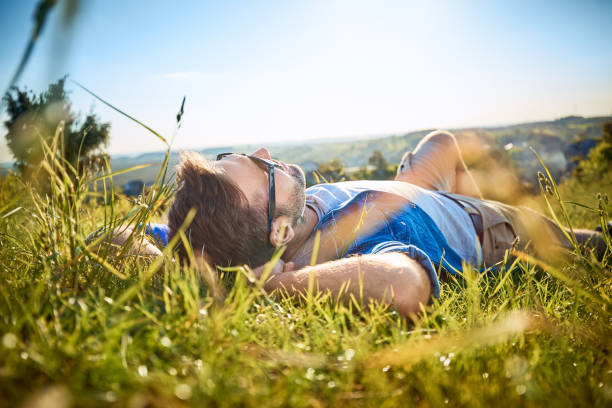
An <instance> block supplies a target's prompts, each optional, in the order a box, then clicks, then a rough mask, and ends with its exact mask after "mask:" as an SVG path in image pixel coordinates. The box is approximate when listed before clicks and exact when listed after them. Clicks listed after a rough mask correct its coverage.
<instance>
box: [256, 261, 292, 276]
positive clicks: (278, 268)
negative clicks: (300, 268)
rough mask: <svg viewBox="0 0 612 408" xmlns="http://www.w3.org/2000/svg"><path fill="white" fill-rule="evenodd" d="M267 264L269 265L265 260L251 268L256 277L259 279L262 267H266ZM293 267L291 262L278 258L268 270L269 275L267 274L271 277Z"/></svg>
mask: <svg viewBox="0 0 612 408" xmlns="http://www.w3.org/2000/svg"><path fill="white" fill-rule="evenodd" d="M269 266H270V262H267V263H265V264H264V265H262V266H260V267H257V268H255V269H253V274H254V275H255V277H256V278H257V279H260V278H261V275H262V274H263V271H264V269H266V268H267V267H269ZM293 268H294V265H293V262H287V263H285V261H283V260H282V259H279V260H278V261H276V263H275V264H274V266H272V269H271V270H270V275H268V276H269V277H272V276H274V275H278V274H281V273H284V272H289V271H292V270H293Z"/></svg>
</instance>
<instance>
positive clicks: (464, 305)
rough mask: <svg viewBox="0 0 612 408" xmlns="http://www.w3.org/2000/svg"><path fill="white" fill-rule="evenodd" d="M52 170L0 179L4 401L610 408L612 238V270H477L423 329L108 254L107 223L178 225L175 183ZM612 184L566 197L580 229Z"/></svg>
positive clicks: (447, 293) (601, 215) (428, 311)
mask: <svg viewBox="0 0 612 408" xmlns="http://www.w3.org/2000/svg"><path fill="white" fill-rule="evenodd" d="M45 163H46V164H45V165H44V171H45V172H46V173H47V174H50V176H49V183H48V189H47V191H46V192H45V193H41V192H36V191H34V190H32V189H30V188H29V187H28V186H27V185H25V184H23V183H22V182H21V181H20V180H19V179H17V178H16V177H13V176H10V175H9V176H7V177H6V178H4V179H3V180H2V181H1V184H0V274H1V276H0V338H1V343H0V405H1V406H6V407H12V406H25V407H43V406H44V407H68V406H101V405H107V404H117V405H119V406H128V407H148V406H152V407H174V406H254V407H259V406H266V407H268V406H269V407H272V406H304V407H306V406H308V407H310V406H315V407H317V406H376V407H379V406H382V407H392V406H402V407H404V406H413V405H418V406H425V407H429V406H431V407H438V406H447V405H448V406H517V405H523V406H589V407H592V406H610V405H611V404H612V364H611V362H610V348H611V345H612V341H611V339H612V325H611V323H612V321H611V318H612V314H611V301H610V296H611V295H612V286H611V285H612V275H611V273H610V260H612V257H611V256H610V249H612V246H611V245H610V244H609V242H610V241H609V237H607V238H608V254H607V256H606V258H605V259H604V261H603V262H598V261H596V260H595V259H593V258H592V257H591V256H590V255H589V254H588V253H587V252H586V251H584V249H583V248H577V249H576V251H575V253H574V254H573V255H572V257H571V259H570V262H568V263H565V264H560V265H555V266H551V265H547V264H544V263H542V262H540V261H538V260H536V259H532V258H528V257H526V258H523V259H521V260H516V261H510V260H509V261H508V262H507V263H506V264H505V265H504V266H503V267H502V268H500V270H499V271H498V272H495V273H493V272H491V273H488V274H482V275H478V274H477V273H475V272H474V271H472V270H470V269H469V268H466V270H465V271H464V272H465V273H464V276H462V277H457V278H447V279H446V280H445V281H444V282H443V283H442V295H441V297H440V299H439V300H438V301H435V302H434V303H433V304H432V305H429V306H427V307H425V308H424V309H423V312H422V316H421V318H420V320H419V321H418V322H416V323H412V322H410V323H409V322H406V321H405V320H403V319H402V318H401V317H400V316H399V315H398V314H397V313H396V312H394V311H393V310H390V309H386V308H385V307H383V306H381V305H375V304H373V305H363V304H362V303H361V302H360V300H359V299H353V300H352V301H350V302H344V303H339V302H336V301H334V299H332V298H330V296H329V295H326V294H315V293H309V294H307V295H305V296H304V297H303V298H302V299H299V300H292V299H287V298H283V297H281V296H278V295H272V296H270V295H267V294H266V293H264V292H263V290H262V289H261V284H260V283H259V282H251V283H249V271H246V270H237V271H235V272H227V273H235V274H236V283H235V285H234V286H233V287H232V288H231V289H225V288H224V287H223V285H221V284H220V283H219V282H217V281H216V280H215V279H212V278H211V277H210V274H208V273H207V272H206V271H204V272H201V271H197V270H195V269H193V268H181V267H179V266H178V265H177V264H176V263H174V262H172V260H171V255H172V254H171V253H170V252H169V250H166V252H165V253H164V257H163V258H159V259H157V260H153V261H151V260H144V259H136V258H135V257H134V256H131V255H129V253H128V252H129V248H128V247H129V246H126V247H125V248H121V249H119V250H118V251H114V252H113V253H108V252H105V251H104V250H102V251H96V250H95V249H94V245H93V244H95V243H96V242H93V243H90V244H89V245H88V244H87V243H86V242H85V238H86V237H87V236H88V235H89V234H90V233H91V232H92V231H94V230H95V229H96V228H97V227H99V226H101V225H104V226H108V227H113V226H116V225H118V224H119V223H123V224H125V223H129V224H131V225H139V224H140V225H141V224H143V223H146V222H147V221H148V220H152V219H153V220H155V219H157V220H159V219H163V209H164V208H165V206H166V205H167V202H168V200H169V199H171V194H172V186H171V185H167V183H166V182H165V181H164V177H163V175H161V176H160V178H159V179H158V181H157V184H156V187H155V188H153V189H152V190H151V191H150V192H149V193H148V195H147V196H145V197H142V198H140V199H139V200H136V201H129V200H128V199H126V198H125V197H121V196H118V197H114V196H113V197H111V196H110V195H108V194H105V192H104V191H97V192H94V191H90V190H89V186H90V185H91V183H88V181H91V178H89V179H87V178H83V179H79V178H75V177H74V176H72V175H71V174H69V173H70V171H69V170H65V168H64V167H63V166H62V165H61V161H60V159H58V158H57V157H56V156H55V155H54V154H53V152H51V151H49V152H48V157H47V160H46V161H45ZM608 175H609V174H608ZM92 177H93V176H92ZM601 180H605V178H604V179H600V182H601V183H600V185H597V184H593V185H592V186H585V185H582V187H581V188H580V189H579V188H577V187H576V185H572V184H571V183H569V184H567V185H564V186H561V188H560V190H561V198H562V200H564V201H579V202H581V203H583V204H586V205H588V206H590V207H592V209H588V208H585V207H579V206H575V205H571V204H565V207H567V213H568V214H569V217H570V219H571V220H572V222H573V223H574V226H577V227H589V226H594V225H596V224H597V223H599V222H600V221H601V219H607V218H608V217H609V210H610V206H609V204H608V203H606V202H604V199H603V198H602V199H600V200H599V201H598V200H597V199H596V198H595V197H596V196H595V194H596V193H597V192H601V193H606V194H610V193H611V191H610V185H609V184H606V183H605V181H601ZM608 180H609V179H608ZM593 189H594V190H593ZM548 198H549V199H550V200H553V203H552V207H553V208H555V209H557V211H558V214H559V217H560V218H561V219H563V214H562V209H561V207H560V205H559V203H558V202H555V199H554V195H553V196H549V197H548ZM540 199H541V200H543V197H541V198H540ZM104 203H106V204H104ZM183 237H184V234H183Z"/></svg>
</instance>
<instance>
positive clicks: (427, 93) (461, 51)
mask: <svg viewBox="0 0 612 408" xmlns="http://www.w3.org/2000/svg"><path fill="white" fill-rule="evenodd" d="M36 3H37V1H35V0H20V1H12V2H9V1H6V0H0V50H1V55H2V58H1V59H0V61H1V62H0V89H6V86H7V85H8V83H9V81H10V78H11V76H12V74H13V72H14V70H15V68H16V66H17V64H18V61H19V58H20V57H21V54H22V52H23V49H24V47H25V45H26V43H27V40H28V38H29V35H30V32H31V30H32V21H33V20H32V15H33V11H34V9H35V6H36ZM63 15H64V10H63V4H62V1H60V4H59V5H58V6H57V7H56V8H55V9H53V11H52V12H51V15H50V17H49V20H48V23H47V25H46V26H45V28H44V30H43V33H42V35H41V38H40V41H39V42H38V43H37V45H36V48H35V49H34V53H33V55H32V58H31V60H30V62H29V64H28V65H27V67H26V70H25V72H24V74H23V75H22V77H21V79H20V80H19V82H18V85H19V86H20V87H24V86H27V87H28V88H29V89H31V90H33V91H35V92H41V91H42V90H44V89H45V88H46V87H47V85H48V84H49V83H50V82H53V81H55V80H57V79H58V78H60V77H62V76H63V75H65V74H69V76H70V78H72V79H74V80H76V81H78V82H80V83H82V84H83V85H85V86H86V87H88V88H89V89H91V90H92V91H94V92H95V93H97V94H98V95H100V96H101V97H103V98H104V99H106V100H107V101H109V102H110V103H112V104H113V105H115V106H117V107H118V108H120V109H122V110H124V111H126V112H127V113H129V114H130V115H132V116H134V117H136V118H138V119H139V120H140V121H142V122H144V123H146V124H147V125H149V126H150V127H152V128H154V129H156V130H157V131H159V132H160V133H161V134H163V135H164V136H167V137H168V138H172V135H173V133H174V129H175V121H176V119H175V118H176V113H177V111H178V109H179V107H180V103H181V100H182V98H183V96H186V103H185V114H184V117H183V125H182V127H181V128H180V130H179V131H178V133H177V134H176V136H175V138H174V140H173V148H174V149H190V148H192V149H195V148H203V147H211V146H226V145H234V144H242V143H260V144H262V145H265V144H269V143H279V142H291V141H298V140H304V139H321V138H340V137H353V136H354V137H362V136H369V135H385V134H402V133H405V132H408V131H412V130H417V129H425V128H458V127H470V126H488V125H501V124H510V123H519V122H526V121H534V120H552V119H555V118H559V117H562V116H566V115H574V114H576V115H584V116H594V115H610V114H612V24H610V18H611V17H612V1H608V0H600V1H597V0H583V1H565V0H556V1H548V0H540V1H529V0H514V1H501V0H500V1H495V0H484V1H476V0H472V1H470V0H464V1H454V0H424V1H416V0H414V1H411V0H403V1H387V0H380V1H374V0H373V1H358V0H349V1H333V0H301V1H298V0H284V1H283V0H278V1H266V0H260V1H234V0H224V1H180V2H170V1H153V0H149V1H137V0H133V1H119V0H106V1H105V0H90V1H81V2H79V9H78V14H77V15H76V18H75V19H74V20H73V24H72V25H71V26H69V27H66V25H65V24H63V23H62V21H63ZM68 88H69V89H70V90H71V93H70V97H71V99H72V101H73V106H74V108H75V109H76V110H79V111H81V112H83V114H86V113H88V112H90V111H93V112H95V113H96V114H98V116H99V117H100V118H101V119H102V120H103V121H107V122H110V123H111V126H112V131H111V141H110V144H109V146H108V148H109V151H110V152H111V154H135V153H138V152H147V151H157V150H162V149H164V148H165V146H164V145H163V143H162V142H161V141H159V140H157V139H156V138H155V137H154V136H152V135H151V134H150V133H148V132H147V131H146V130H144V129H143V128H141V127H140V126H138V125H137V124H135V123H133V122H131V121H130V120H129V119H127V118H125V117H123V116H121V115H119V114H118V113H116V112H114V111H113V110H111V109H110V108H108V107H106V106H104V105H103V104H102V103H100V102H97V101H96V100H95V99H94V98H93V97H92V96H91V95H88V94H87V93H86V92H84V91H83V90H81V89H79V88H77V87H76V86H74V85H70V86H69V87H68ZM2 119H5V116H3V117H2ZM4 133H5V129H4V128H2V134H4ZM10 160H11V156H10V153H9V151H8V149H7V147H6V144H5V140H4V138H3V137H2V138H1V140H0V162H5V161H10Z"/></svg>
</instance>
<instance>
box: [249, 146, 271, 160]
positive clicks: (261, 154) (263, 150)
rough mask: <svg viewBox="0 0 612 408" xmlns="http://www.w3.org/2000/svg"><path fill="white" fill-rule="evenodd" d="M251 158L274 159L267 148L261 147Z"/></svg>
mask: <svg viewBox="0 0 612 408" xmlns="http://www.w3.org/2000/svg"><path fill="white" fill-rule="evenodd" d="M251 156H256V157H261V158H262V159H268V160H270V159H272V156H271V155H270V151H269V150H268V149H266V148H265V147H260V148H259V149H257V150H255V151H254V152H253V153H252V154H251Z"/></svg>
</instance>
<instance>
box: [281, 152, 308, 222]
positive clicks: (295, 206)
mask: <svg viewBox="0 0 612 408" xmlns="http://www.w3.org/2000/svg"><path fill="white" fill-rule="evenodd" d="M287 167H289V170H290V171H291V177H293V179H294V180H295V185H294V188H293V192H292V194H291V198H292V200H291V203H292V206H291V208H284V209H283V212H284V213H285V214H286V215H287V216H289V217H290V218H291V220H292V222H293V225H299V224H302V223H303V222H304V211H305V210H306V176H304V171H303V170H302V169H301V168H300V166H298V165H296V164H287Z"/></svg>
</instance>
